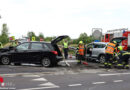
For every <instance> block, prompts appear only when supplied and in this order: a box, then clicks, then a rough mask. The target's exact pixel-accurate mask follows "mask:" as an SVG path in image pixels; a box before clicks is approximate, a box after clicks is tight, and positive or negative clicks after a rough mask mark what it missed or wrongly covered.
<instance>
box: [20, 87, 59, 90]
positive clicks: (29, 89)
mask: <svg viewBox="0 0 130 90" xmlns="http://www.w3.org/2000/svg"><path fill="white" fill-rule="evenodd" d="M49 88H60V87H59V86H55V87H37V88H26V89H19V90H39V89H40V90H43V89H49Z"/></svg>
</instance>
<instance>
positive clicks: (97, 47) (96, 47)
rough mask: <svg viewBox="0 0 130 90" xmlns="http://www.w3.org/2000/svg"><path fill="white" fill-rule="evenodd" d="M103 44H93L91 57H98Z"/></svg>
mask: <svg viewBox="0 0 130 90" xmlns="http://www.w3.org/2000/svg"><path fill="white" fill-rule="evenodd" d="M104 47H105V45H103V44H94V47H93V50H92V57H98V56H99V54H101V53H103V52H104V50H105V48H104Z"/></svg>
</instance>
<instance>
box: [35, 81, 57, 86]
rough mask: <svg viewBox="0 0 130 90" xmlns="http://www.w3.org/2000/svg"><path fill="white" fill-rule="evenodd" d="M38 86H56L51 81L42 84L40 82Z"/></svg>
mask: <svg viewBox="0 0 130 90" xmlns="http://www.w3.org/2000/svg"><path fill="white" fill-rule="evenodd" d="M38 86H51V87H56V85H55V84H53V83H51V82H47V83H43V84H40V85H38Z"/></svg>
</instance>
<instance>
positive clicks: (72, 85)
mask: <svg viewBox="0 0 130 90" xmlns="http://www.w3.org/2000/svg"><path fill="white" fill-rule="evenodd" d="M81 85H82V84H71V85H68V86H70V87H74V86H81Z"/></svg>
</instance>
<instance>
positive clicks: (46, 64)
mask: <svg viewBox="0 0 130 90" xmlns="http://www.w3.org/2000/svg"><path fill="white" fill-rule="evenodd" d="M41 63H42V65H43V66H44V67H50V66H52V62H51V60H50V59H49V58H47V57H45V58H43V59H42V62H41Z"/></svg>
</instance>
